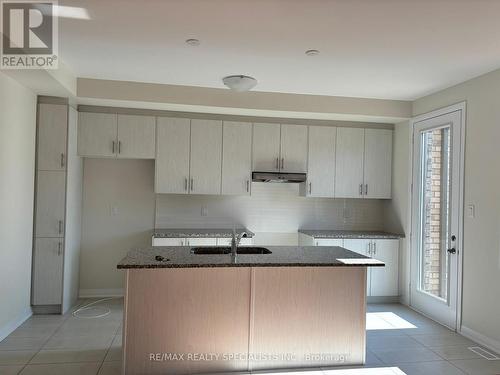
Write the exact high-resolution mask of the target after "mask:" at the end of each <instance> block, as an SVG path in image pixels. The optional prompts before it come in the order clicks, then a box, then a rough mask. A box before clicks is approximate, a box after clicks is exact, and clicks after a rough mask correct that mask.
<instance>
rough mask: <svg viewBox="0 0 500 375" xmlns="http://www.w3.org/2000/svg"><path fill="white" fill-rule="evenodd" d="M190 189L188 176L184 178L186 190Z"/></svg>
mask: <svg viewBox="0 0 500 375" xmlns="http://www.w3.org/2000/svg"><path fill="white" fill-rule="evenodd" d="M187 190H188V179H187V177H186V178H184V191H187Z"/></svg>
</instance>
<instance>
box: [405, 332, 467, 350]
mask: <svg viewBox="0 0 500 375" xmlns="http://www.w3.org/2000/svg"><path fill="white" fill-rule="evenodd" d="M412 338H413V339H415V340H417V341H418V342H420V343H421V344H422V345H425V346H427V347H432V348H437V347H441V346H458V345H475V343H474V342H473V341H471V340H469V339H468V338H465V337H464V336H462V335H459V334H458V333H444V334H437V335H436V334H425V335H414V336H412Z"/></svg>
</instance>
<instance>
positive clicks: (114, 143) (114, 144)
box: [113, 141, 116, 154]
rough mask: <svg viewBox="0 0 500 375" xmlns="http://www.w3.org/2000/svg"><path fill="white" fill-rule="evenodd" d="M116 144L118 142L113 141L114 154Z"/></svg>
mask: <svg viewBox="0 0 500 375" xmlns="http://www.w3.org/2000/svg"><path fill="white" fill-rule="evenodd" d="M115 146H116V142H115V141H113V154H114V153H115Z"/></svg>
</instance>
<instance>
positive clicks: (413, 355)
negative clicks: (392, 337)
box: [372, 348, 442, 365]
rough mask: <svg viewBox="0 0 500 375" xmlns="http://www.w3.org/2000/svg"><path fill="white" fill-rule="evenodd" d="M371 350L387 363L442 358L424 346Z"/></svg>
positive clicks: (438, 359)
mask: <svg viewBox="0 0 500 375" xmlns="http://www.w3.org/2000/svg"><path fill="white" fill-rule="evenodd" d="M372 351H373V353H374V354H375V355H376V356H377V357H378V358H379V359H380V360H381V361H382V362H384V363H385V364H387V365H394V364H399V363H411V362H427V361H440V360H442V358H441V357H440V356H438V355H437V354H436V353H434V352H433V351H432V350H430V349H426V348H406V349H404V348H399V349H388V350H375V349H372Z"/></svg>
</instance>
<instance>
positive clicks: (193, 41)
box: [186, 38, 200, 47]
mask: <svg viewBox="0 0 500 375" xmlns="http://www.w3.org/2000/svg"><path fill="white" fill-rule="evenodd" d="M186 44H189V45H190V46H191V47H197V46H199V45H200V41H199V40H198V39H194V38H191V39H186Z"/></svg>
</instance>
